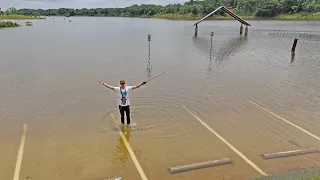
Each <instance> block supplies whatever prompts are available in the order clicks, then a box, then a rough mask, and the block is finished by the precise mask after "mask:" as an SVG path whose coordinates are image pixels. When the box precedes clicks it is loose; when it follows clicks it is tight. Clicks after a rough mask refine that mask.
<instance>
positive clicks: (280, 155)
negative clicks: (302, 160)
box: [262, 148, 320, 159]
mask: <svg viewBox="0 0 320 180" xmlns="http://www.w3.org/2000/svg"><path fill="white" fill-rule="evenodd" d="M318 152H320V151H319V150H318V149H315V148H312V149H299V150H294V151H284V152H277V153H267V154H262V158H263V159H275V158H283V157H290V156H299V155H305V154H311V153H318Z"/></svg>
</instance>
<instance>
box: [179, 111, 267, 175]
mask: <svg viewBox="0 0 320 180" xmlns="http://www.w3.org/2000/svg"><path fill="white" fill-rule="evenodd" d="M183 108H184V109H185V110H186V111H187V112H189V113H190V114H191V115H192V116H193V117H194V118H195V119H196V120H197V121H199V122H200V123H201V124H202V125H203V126H204V127H206V128H207V129H208V130H209V131H210V132H212V133H213V134H214V135H215V136H217V137H218V138H219V139H220V140H221V141H222V142H223V143H224V144H226V145H227V146H228V147H229V148H230V149H231V150H233V151H234V152H235V153H236V154H238V155H239V156H240V157H241V158H242V159H243V160H244V161H246V162H247V163H248V164H249V165H250V166H251V167H252V168H253V169H255V170H256V171H257V172H259V173H260V174H261V175H263V176H268V174H267V173H265V172H264V171H263V170H261V169H260V168H259V167H258V166H257V165H256V164H254V163H253V162H252V161H251V160H249V159H248V158H247V157H246V156H245V155H243V154H242V153H241V152H240V151H239V150H238V149H236V148H235V147H234V146H233V145H232V144H230V143H229V142H228V141H227V140H226V139H224V138H223V137H222V136H220V135H219V134H218V133H217V132H216V131H215V130H213V129H212V128H211V127H210V126H208V124H207V123H205V122H204V121H202V120H201V119H200V118H199V117H197V116H196V115H195V114H194V113H193V112H191V110H189V109H188V108H186V107H184V106H183Z"/></svg>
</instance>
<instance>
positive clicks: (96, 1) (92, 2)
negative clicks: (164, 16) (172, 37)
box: [0, 0, 188, 9]
mask: <svg viewBox="0 0 320 180" xmlns="http://www.w3.org/2000/svg"><path fill="white" fill-rule="evenodd" d="M186 1H188V0H0V7H1V8H2V9H7V8H9V7H16V8H18V9H20V8H35V9H37V8H43V9H50V8H98V7H100V8H109V7H127V6H131V5H133V4H158V5H167V4H174V3H184V2H186Z"/></svg>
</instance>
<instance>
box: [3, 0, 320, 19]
mask: <svg viewBox="0 0 320 180" xmlns="http://www.w3.org/2000/svg"><path fill="white" fill-rule="evenodd" d="M219 6H226V7H232V9H233V10H234V12H235V13H237V14H239V15H246V16H248V15H250V16H257V17H275V16H277V15H280V14H293V13H305V14H307V13H316V12H320V0H203V1H198V0H190V1H188V2H186V3H184V4H169V5H166V6H160V5H152V4H142V5H132V6H130V7H126V8H94V9H87V8H82V9H72V8H60V9H46V10H45V9H19V10H18V9H16V8H9V9H8V10H6V11H5V12H6V14H8V15H10V14H21V15H28V16H117V17H152V16H153V15H157V14H193V15H195V16H202V15H205V14H208V13H210V12H212V11H213V10H215V9H216V8H218V7H219ZM0 13H1V12H0ZM220 15H223V12H221V13H220Z"/></svg>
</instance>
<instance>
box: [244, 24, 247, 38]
mask: <svg viewBox="0 0 320 180" xmlns="http://www.w3.org/2000/svg"><path fill="white" fill-rule="evenodd" d="M244 35H245V36H247V35H248V25H246V29H245V30H244Z"/></svg>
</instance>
